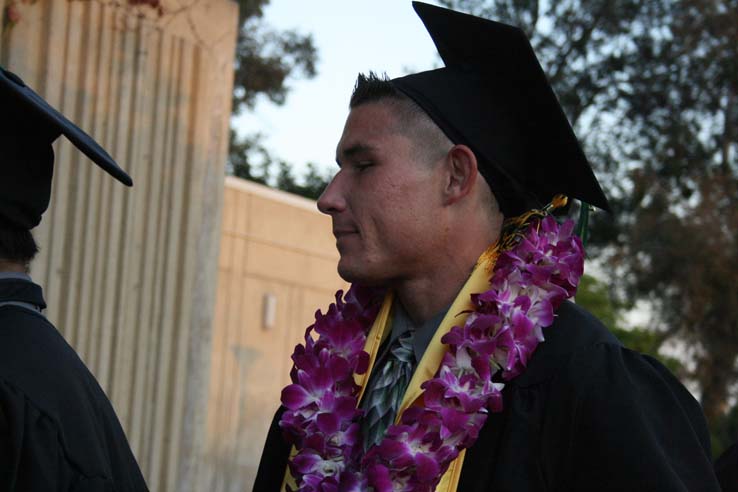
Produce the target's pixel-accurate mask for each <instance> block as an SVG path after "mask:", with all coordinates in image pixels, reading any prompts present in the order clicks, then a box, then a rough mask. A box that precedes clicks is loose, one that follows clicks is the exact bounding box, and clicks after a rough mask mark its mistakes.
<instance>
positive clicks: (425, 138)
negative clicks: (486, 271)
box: [349, 72, 527, 217]
mask: <svg viewBox="0 0 738 492" xmlns="http://www.w3.org/2000/svg"><path fill="white" fill-rule="evenodd" d="M380 101H382V102H389V103H390V104H394V105H395V108H396V109H397V116H398V120H399V123H400V124H401V125H400V126H401V128H400V129H399V131H401V132H405V133H408V134H409V136H410V137H411V138H415V139H416V141H418V142H419V143H421V144H422V147H420V148H421V149H422V151H426V152H433V154H432V155H431V156H429V157H435V155H436V153H437V152H447V151H448V150H449V149H450V148H451V147H452V146H453V145H454V142H452V141H451V140H450V139H449V138H448V137H447V136H446V134H445V133H443V130H441V129H440V128H439V127H438V125H436V123H435V122H434V121H433V120H432V119H431V117H430V116H428V114H427V113H426V112H425V110H423V108H421V107H420V106H419V105H418V104H417V103H416V102H415V101H413V100H412V99H410V97H408V96H407V95H406V94H405V93H403V92H402V91H400V90H399V89H398V88H397V87H396V86H395V85H394V84H393V83H392V81H391V80H390V79H389V78H388V77H387V76H386V75H384V76H378V75H377V74H375V73H374V72H369V74H368V75H364V74H361V73H360V74H359V76H358V78H357V79H356V85H355V86H354V92H353V94H352V95H351V100H350V102H349V108H350V109H353V108H355V107H357V106H361V105H362V104H367V103H373V102H380ZM476 157H477V162H478V164H479V168H480V175H481V174H482V173H481V170H482V168H484V169H486V173H485V174H486V176H485V175H482V177H483V178H484V181H485V182H486V183H487V185H488V186H489V187H490V189H491V191H492V195H493V197H494V203H493V204H492V207H493V209H497V210H500V211H501V212H502V213H503V215H505V216H506V217H512V216H513V215H517V213H520V212H517V213H513V211H517V210H518V209H521V210H523V211H524V210H527V208H526V207H524V206H523V205H522V204H521V203H522V202H521V200H522V198H521V197H520V196H518V195H519V194H518V193H517V192H516V191H515V187H513V186H511V184H510V182H509V180H508V179H507V178H505V177H504V176H503V175H502V173H500V172H499V171H497V170H496V169H495V168H494V167H493V166H490V165H488V164H486V162H485V161H484V160H483V159H482V158H481V156H479V155H477V156H476Z"/></svg>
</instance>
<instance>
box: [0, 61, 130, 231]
mask: <svg viewBox="0 0 738 492" xmlns="http://www.w3.org/2000/svg"><path fill="white" fill-rule="evenodd" d="M60 135H64V136H65V137H67V138H68V139H69V141H71V142H72V143H73V144H74V146H75V147H77V148H78V149H79V150H81V151H82V152H83V153H84V154H85V155H86V156H87V157H89V158H90V159H91V160H92V161H93V162H95V164H97V165H98V166H100V167H101V168H103V169H104V170H105V171H107V172H108V173H109V174H110V175H111V176H113V177H114V178H115V179H117V180H118V181H120V182H121V183H123V184H125V185H127V186H132V185H133V182H132V181H131V178H130V176H128V174H126V172H125V171H123V170H122V169H121V168H120V167H119V166H118V164H116V163H115V161H114V160H113V159H112V158H111V157H110V155H108V153H107V152H105V150H104V149H103V148H102V147H100V145H98V143H97V142H95V141H94V140H93V139H92V138H91V137H90V136H89V135H87V134H86V133H85V132H83V131H82V130H81V129H79V128H78V127H77V126H76V125H75V124H74V123H72V122H71V121H69V120H68V119H67V118H65V117H64V115H62V114H61V113H60V112H58V111H57V110H55V109H54V108H52V107H51V106H50V105H49V103H47V102H46V101H45V100H44V99H43V98H42V97H41V96H39V95H38V94H36V93H35V92H34V91H33V90H31V88H30V87H28V86H26V84H25V83H24V82H23V81H22V80H21V79H20V78H19V77H18V76H17V75H15V74H13V73H12V72H9V71H7V70H5V69H4V68H3V67H1V66H0V224H7V225H10V226H12V227H16V228H21V229H32V228H33V227H35V226H37V225H38V224H39V222H40V221H41V215H42V214H43V213H44V211H45V210H46V208H47V207H48V206H49V198H50V196H51V178H52V175H53V167H54V151H53V149H52V147H51V144H52V143H53V142H54V141H55V140H56V139H57V138H58V137H59V136H60Z"/></svg>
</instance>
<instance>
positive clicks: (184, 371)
mask: <svg viewBox="0 0 738 492" xmlns="http://www.w3.org/2000/svg"><path fill="white" fill-rule="evenodd" d="M11 3H12V4H13V5H12V7H13V9H15V10H14V14H18V15H19V20H18V22H17V23H16V24H15V25H10V24H8V22H7V21H8V20H9V19H8V18H7V14H8V12H9V10H8V9H7V8H6V7H9V6H11ZM0 12H1V13H2V14H0V15H3V16H4V18H3V19H0V26H5V27H4V28H3V30H2V35H0V63H2V64H3V65H4V66H5V67H7V68H8V69H10V70H11V71H14V72H16V73H18V74H19V75H20V76H21V77H22V78H24V79H25V81H26V82H27V83H28V84H29V85H30V86H32V87H34V88H35V89H36V90H37V91H38V92H39V93H40V94H41V95H42V96H44V97H45V98H46V99H47V100H48V101H49V102H50V103H51V104H52V105H54V106H56V107H57V108H58V109H60V110H61V111H62V112H63V113H65V114H66V115H67V116H68V117H69V118H70V119H72V120H73V121H75V122H77V123H78V124H79V125H80V126H81V127H82V128H84V129H85V130H87V131H88V132H89V133H90V134H91V135H92V136H93V137H94V138H96V139H97V140H98V141H99V142H100V143H101V144H102V145H103V146H104V147H105V148H106V149H108V151H109V152H110V153H111V155H112V156H113V157H114V158H115V159H116V160H117V161H118V162H119V163H120V165H121V166H122V167H123V168H124V169H126V170H127V171H128V172H129V174H130V175H131V176H132V178H133V181H134V188H133V189H127V188H125V187H124V186H122V185H120V184H119V183H117V182H114V181H113V179H112V178H110V177H109V176H108V175H106V174H104V173H103V172H102V171H101V170H99V169H98V168H97V167H96V166H94V165H92V164H91V163H90V162H89V161H88V160H87V159H86V158H85V157H84V156H83V155H82V154H81V153H79V152H77V151H75V150H73V147H72V146H71V145H70V144H69V143H68V142H66V141H64V140H63V139H60V141H59V142H58V143H57V144H56V146H55V151H56V156H57V159H56V167H55V178H54V185H53V194H52V201H51V206H50V208H49V211H47V213H46V214H45V216H44V219H43V222H42V225H41V226H40V227H39V228H37V229H36V230H35V231H34V232H35V235H36V237H37V239H38V241H39V243H40V245H41V248H42V251H41V254H40V256H39V258H38V259H37V260H36V261H35V262H34V264H33V269H32V272H31V273H32V276H33V277H34V279H35V280H36V281H37V282H38V283H40V284H42V285H43V286H44V289H45V293H46V296H47V302H48V304H49V309H48V313H47V314H48V316H49V318H50V319H51V320H52V321H53V322H54V323H55V324H56V325H57V326H58V327H59V329H60V331H61V332H62V334H63V335H64V336H65V338H66V339H67V340H69V342H70V343H71V344H72V345H73V346H74V347H75V348H76V349H77V351H78V352H79V354H80V356H81V357H82V358H83V359H84V360H85V362H86V363H87V364H88V366H89V367H90V369H91V370H92V372H93V373H94V374H95V375H96V376H97V378H98V380H99V381H100V383H101V385H102V386H103V388H104V389H105V390H106V392H107V393H108V395H109V396H110V397H111V400H112V401H113V404H114V406H115V408H116V410H117V412H118V415H119V417H120V419H121V422H122V424H123V426H124V428H125V429H126V432H127V434H128V437H129V439H130V442H131V446H132V448H133V450H134V453H135V454H136V456H137V458H138V460H139V463H140V465H141V468H142V470H143V472H144V475H145V476H146V478H147V481H148V483H149V486H150V488H151V490H152V491H157V492H159V491H174V490H196V489H193V483H194V473H195V470H196V466H195V465H196V464H197V463H198V460H199V459H200V456H201V455H202V450H201V445H202V443H203V442H204V436H203V435H202V432H203V430H204V411H205V402H206V399H207V385H208V369H209V365H210V362H209V357H210V347H211V326H212V317H213V306H214V293H215V286H216V272H217V270H216V269H217V257H218V251H219V239H220V236H219V232H220V213H221V206H222V193H223V191H222V190H223V176H224V165H225V161H226V155H227V144H228V119H229V115H230V108H231V91H232V77H233V67H232V60H233V53H234V46H235V37H236V27H237V26H236V24H237V6H236V4H235V3H233V2H231V1H228V0H200V1H189V2H180V1H178V0H170V1H164V2H162V9H161V11H160V12H157V11H155V10H153V9H151V8H149V7H140V8H135V9H133V8H130V7H129V6H128V2H127V1H125V0H121V1H116V0H110V1H105V0H36V1H15V2H11V0H0Z"/></svg>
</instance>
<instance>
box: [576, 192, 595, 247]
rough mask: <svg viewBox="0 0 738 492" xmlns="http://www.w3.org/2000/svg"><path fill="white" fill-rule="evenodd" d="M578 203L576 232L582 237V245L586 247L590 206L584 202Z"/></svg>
mask: <svg viewBox="0 0 738 492" xmlns="http://www.w3.org/2000/svg"><path fill="white" fill-rule="evenodd" d="M580 204H581V206H580V207H579V221H578V222H577V227H576V234H577V236H579V237H580V238H581V239H582V246H584V247H585V248H586V247H587V240H588V239H589V209H590V208H591V206H590V205H589V203H586V202H580Z"/></svg>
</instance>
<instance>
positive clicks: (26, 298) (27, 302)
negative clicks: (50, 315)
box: [0, 271, 46, 314]
mask: <svg viewBox="0 0 738 492" xmlns="http://www.w3.org/2000/svg"><path fill="white" fill-rule="evenodd" d="M16 280H20V281H22V282H24V283H25V282H28V283H29V284H31V285H30V286H23V284H21V289H22V290H28V287H30V290H33V293H34V294H36V293H35V290H36V289H38V291H39V292H38V293H37V295H19V293H18V292H17V289H15V288H13V289H11V291H10V292H8V293H7V298H5V297H6V295H5V293H4V292H0V306H18V307H22V308H25V309H29V310H31V311H35V312H37V313H39V314H43V310H44V308H45V307H46V303H45V302H44V301H43V298H42V297H41V291H40V287H38V286H36V285H35V284H33V280H32V279H31V276H30V275H28V274H27V273H23V272H2V271H0V282H2V281H6V282H8V283H9V284H10V283H13V282H14V281H16Z"/></svg>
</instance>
